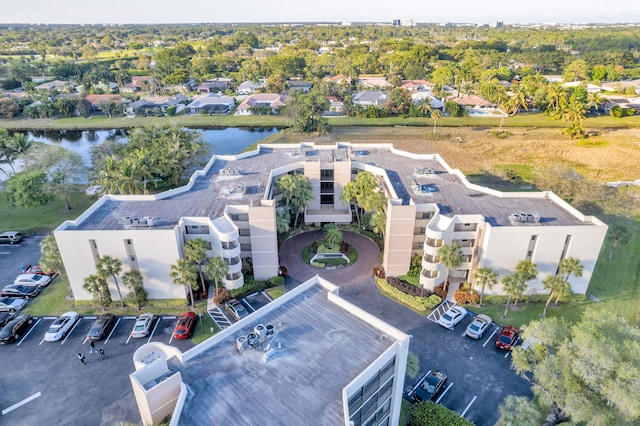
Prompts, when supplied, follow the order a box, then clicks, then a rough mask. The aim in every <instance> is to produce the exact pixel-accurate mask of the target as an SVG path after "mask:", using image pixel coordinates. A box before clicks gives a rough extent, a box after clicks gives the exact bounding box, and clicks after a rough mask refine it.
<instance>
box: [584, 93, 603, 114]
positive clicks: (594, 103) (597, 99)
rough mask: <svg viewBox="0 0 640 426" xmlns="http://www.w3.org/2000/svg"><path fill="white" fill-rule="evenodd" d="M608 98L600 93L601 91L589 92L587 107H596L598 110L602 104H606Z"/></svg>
mask: <svg viewBox="0 0 640 426" xmlns="http://www.w3.org/2000/svg"><path fill="white" fill-rule="evenodd" d="M606 101H607V99H606V98H605V97H604V96H602V95H601V94H600V92H589V93H587V109H589V110H591V108H595V110H596V111H597V110H598V108H600V105H602V104H604V103H605V102H606Z"/></svg>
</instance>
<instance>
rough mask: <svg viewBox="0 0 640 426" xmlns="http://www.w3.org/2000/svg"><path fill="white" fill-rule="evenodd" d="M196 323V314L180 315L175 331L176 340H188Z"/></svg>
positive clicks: (186, 313)
mask: <svg viewBox="0 0 640 426" xmlns="http://www.w3.org/2000/svg"><path fill="white" fill-rule="evenodd" d="M195 323H196V314H195V313H194V312H185V313H183V314H182V315H180V318H178V322H177V323H176V327H175V328H174V329H173V338H174V339H188V338H189V336H190V335H191V331H193V326H194V325H195Z"/></svg>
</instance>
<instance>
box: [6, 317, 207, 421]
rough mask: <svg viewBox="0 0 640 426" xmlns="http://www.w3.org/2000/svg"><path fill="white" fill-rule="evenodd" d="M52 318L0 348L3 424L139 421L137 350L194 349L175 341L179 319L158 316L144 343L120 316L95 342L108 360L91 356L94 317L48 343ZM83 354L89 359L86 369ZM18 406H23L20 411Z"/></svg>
mask: <svg viewBox="0 0 640 426" xmlns="http://www.w3.org/2000/svg"><path fill="white" fill-rule="evenodd" d="M53 320H54V318H53V317H51V318H46V317H45V318H36V320H35V321H34V324H33V325H32V327H31V328H30V329H29V332H28V333H27V334H25V335H23V336H21V337H20V340H19V341H17V342H15V343H12V344H9V345H2V346H0V365H1V368H2V375H1V378H0V388H1V389H2V392H1V393H0V406H1V408H2V410H3V411H2V416H0V424H20V425H42V424H65V425H98V424H103V425H113V424H116V423H117V422H120V421H126V422H132V423H139V422H140V415H139V414H138V409H137V406H136V403H135V398H134V396H133V392H132V389H131V384H130V382H129V373H131V372H132V371H133V370H134V366H133V352H135V350H136V349H137V348H139V347H140V346H141V345H143V344H144V343H146V342H148V341H159V342H163V343H171V344H172V345H174V346H176V347H177V348H179V349H180V350H182V351H186V350H188V349H190V348H191V347H193V343H192V342H191V340H180V341H178V340H172V337H171V334H172V331H173V327H174V325H175V323H176V318H175V317H162V318H159V319H158V320H156V323H155V324H154V325H153V326H152V330H153V335H152V336H151V337H149V338H142V339H131V338H130V337H129V336H130V333H131V330H132V329H133V325H134V323H135V319H134V317H119V318H118V322H117V323H116V325H115V326H114V328H113V329H112V331H111V333H110V335H109V336H108V337H107V338H106V339H105V340H102V341H98V342H96V349H100V348H101V349H104V351H105V353H106V356H107V358H106V359H105V360H100V358H99V356H98V355H97V354H95V353H94V354H90V353H89V350H90V348H89V343H88V341H87V340H86V334H87V332H88V331H89V328H90V326H91V323H92V321H93V319H92V318H91V317H85V318H81V319H80V320H79V321H78V323H77V324H76V326H75V327H74V328H73V329H72V331H71V333H69V334H68V335H67V337H66V338H65V339H63V340H60V341H58V342H45V341H43V337H44V333H45V332H46V330H47V329H48V328H49V325H51V323H52V322H53ZM197 326H200V324H196V327H197ZM79 352H81V353H83V354H84V355H85V356H86V362H87V363H86V365H84V366H83V365H82V364H80V361H79V360H78V357H77V355H78V353H79ZM20 403H24V405H22V406H17V407H16V404H20ZM9 410H10V411H9ZM44 419H46V421H45V420H44ZM43 422H44V423H43Z"/></svg>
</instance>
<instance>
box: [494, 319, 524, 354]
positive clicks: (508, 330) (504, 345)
mask: <svg viewBox="0 0 640 426" xmlns="http://www.w3.org/2000/svg"><path fill="white" fill-rule="evenodd" d="M519 339H520V330H518V329H517V328H515V327H514V326H512V325H505V326H504V327H502V331H501V332H500V335H499V336H498V338H497V339H496V346H497V347H498V348H500V349H503V350H505V351H508V350H511V348H512V347H514V346H515V345H516V344H517V343H518V340H519Z"/></svg>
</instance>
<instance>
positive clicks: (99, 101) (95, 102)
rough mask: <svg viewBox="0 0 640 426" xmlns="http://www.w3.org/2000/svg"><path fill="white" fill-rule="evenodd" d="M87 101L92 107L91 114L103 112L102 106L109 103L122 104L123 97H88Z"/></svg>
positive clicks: (86, 97)
mask: <svg viewBox="0 0 640 426" xmlns="http://www.w3.org/2000/svg"><path fill="white" fill-rule="evenodd" d="M85 99H86V100H87V101H89V103H90V104H91V106H90V107H89V112H102V109H101V106H102V105H104V104H105V103H107V102H114V103H115V104H120V103H122V100H123V98H122V95H111V94H107V95H87V96H85Z"/></svg>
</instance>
